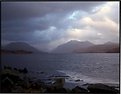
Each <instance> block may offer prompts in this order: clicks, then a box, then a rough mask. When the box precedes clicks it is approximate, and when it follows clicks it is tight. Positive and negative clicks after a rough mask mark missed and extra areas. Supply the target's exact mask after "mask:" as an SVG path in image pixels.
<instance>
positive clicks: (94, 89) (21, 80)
mask: <svg viewBox="0 0 121 94" xmlns="http://www.w3.org/2000/svg"><path fill="white" fill-rule="evenodd" d="M42 73H43V72H42ZM45 80H47V81H48V83H47V81H43V80H34V79H33V78H31V77H30V76H28V70H27V69H26V68H24V69H17V68H11V67H6V66H5V67H4V69H3V70H2V73H1V92H3V93H5V92H9V93H13V92H15V93H18V92H20V93H30V92H32V93H84V94H87V93H101V94H102V93H109V94H119V86H113V85H112V86H109V85H105V84H101V83H95V84H88V83H87V84H83V85H82V86H75V87H74V88H72V89H70V88H68V87H67V88H64V84H65V78H64V77H53V78H48V79H45Z"/></svg>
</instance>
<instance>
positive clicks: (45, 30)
mask: <svg viewBox="0 0 121 94" xmlns="http://www.w3.org/2000/svg"><path fill="white" fill-rule="evenodd" d="M106 3H107V2H46V3H45V2H2V4H1V13H2V14H1V31H2V37H1V38H2V41H5V42H6V43H8V42H9V41H26V42H29V43H31V44H33V45H34V46H36V47H38V48H39V46H41V47H40V48H42V47H43V49H44V48H46V49H48V48H49V45H51V46H52V47H54V46H53V44H54V45H55V46H57V44H58V45H59V42H60V43H63V42H64V41H67V40H69V39H73V38H74V37H75V36H76V37H77V35H78V39H80V40H86V39H90V40H100V38H98V36H96V34H97V33H98V32H97V31H96V30H99V28H97V29H96V26H97V24H98V22H96V21H95V20H94V21H93V23H90V21H89V20H88V19H86V20H84V21H85V24H83V23H84V22H81V19H83V18H85V17H87V18H90V15H93V16H94V17H93V18H94V19H99V18H103V15H106V17H107V18H109V17H110V19H111V20H112V19H114V20H115V19H116V20H117V16H114V15H115V14H117V13H118V11H116V12H115V13H113V12H114V11H115V10H116V9H117V8H118V7H116V6H115V7H114V8H115V9H113V8H112V9H113V12H111V13H109V14H103V12H102V13H100V14H101V16H100V14H99V15H98V17H97V15H96V13H94V12H92V11H93V9H95V8H96V7H98V6H102V5H105V4H106ZM109 7H111V6H109ZM73 16H74V18H73ZM101 21H102V20H101ZM94 23H95V25H96V26H95V25H94ZM91 24H93V25H94V27H90V28H89V29H88V27H89V26H91ZM106 24H107V23H106ZM112 26H114V27H115V23H114V24H113V25H112ZM99 27H100V25H99ZM92 28H93V29H94V30H95V29H96V30H95V32H94V33H92V31H91V32H90V30H91V29H92ZM101 28H102V27H101ZM107 28H108V26H107V27H106V29H105V28H104V29H103V30H104V32H105V30H107ZM73 29H74V30H75V32H72V34H71V30H73ZM76 29H79V31H76ZM80 30H87V31H88V32H87V33H84V32H83V33H79V32H80ZM101 30H102V29H101ZM101 30H100V31H101ZM73 33H74V34H73ZM76 33H77V35H76ZM78 33H79V34H82V35H83V37H81V35H79V34H78ZM68 34H69V35H68ZM74 35H75V36H74ZM95 36H96V37H95ZM105 36H106V35H105ZM111 36H112V35H111ZM44 46H48V47H44Z"/></svg>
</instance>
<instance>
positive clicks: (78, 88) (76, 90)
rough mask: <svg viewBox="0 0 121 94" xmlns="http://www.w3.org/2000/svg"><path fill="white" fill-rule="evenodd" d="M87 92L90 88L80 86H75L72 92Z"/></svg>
mask: <svg viewBox="0 0 121 94" xmlns="http://www.w3.org/2000/svg"><path fill="white" fill-rule="evenodd" d="M87 92H88V90H86V89H84V88H82V87H79V86H76V87H75V88H73V89H72V93H87Z"/></svg>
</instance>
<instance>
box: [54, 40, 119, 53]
mask: <svg viewBox="0 0 121 94" xmlns="http://www.w3.org/2000/svg"><path fill="white" fill-rule="evenodd" d="M52 52H53V53H118V52H119V44H118V43H112V42H107V43H104V44H98V45H96V44H93V43H91V42H89V41H83V42H81V41H76V40H72V41H69V42H67V43H65V44H62V45H60V46H58V47H57V48H55V49H54V50H53V51H52Z"/></svg>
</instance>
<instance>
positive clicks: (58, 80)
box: [53, 77, 65, 88]
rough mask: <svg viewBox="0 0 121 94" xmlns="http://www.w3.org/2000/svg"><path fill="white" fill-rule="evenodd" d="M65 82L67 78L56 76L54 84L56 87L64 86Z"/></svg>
mask: <svg viewBox="0 0 121 94" xmlns="http://www.w3.org/2000/svg"><path fill="white" fill-rule="evenodd" d="M64 83H65V78H60V77H59V78H55V82H54V83H53V86H54V87H56V88H63V86H64Z"/></svg>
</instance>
